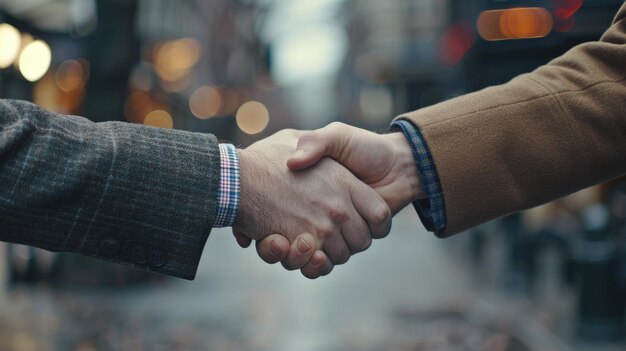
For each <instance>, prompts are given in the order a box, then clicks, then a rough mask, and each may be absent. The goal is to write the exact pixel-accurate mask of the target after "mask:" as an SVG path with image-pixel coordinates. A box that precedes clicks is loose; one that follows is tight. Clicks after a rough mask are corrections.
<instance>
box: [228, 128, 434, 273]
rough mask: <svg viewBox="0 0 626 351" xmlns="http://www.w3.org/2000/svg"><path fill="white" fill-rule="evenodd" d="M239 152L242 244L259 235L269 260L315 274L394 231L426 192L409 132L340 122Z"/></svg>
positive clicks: (259, 244)
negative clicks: (396, 219)
mask: <svg viewBox="0 0 626 351" xmlns="http://www.w3.org/2000/svg"><path fill="white" fill-rule="evenodd" d="M239 156H240V167H241V169H240V171H241V201H240V204H241V205H240V208H239V213H238V216H237V219H236V220H235V224H234V225H233V233H234V234H235V237H236V238H237V241H238V243H239V244H240V245H241V246H242V247H247V246H249V245H250V243H251V241H252V240H257V244H256V247H257V252H258V254H259V256H260V257H261V258H262V259H263V260H264V261H266V262H268V263H276V262H281V263H282V264H283V266H284V267H285V268H286V269H289V270H295V269H300V270H301V272H302V274H303V275H304V276H306V277H308V278H311V279H315V278H317V277H319V276H322V275H326V274H328V273H330V271H331V270H332V269H333V267H334V266H335V265H339V264H343V263H345V262H347V261H348V259H349V258H350V256H351V255H354V254H356V253H358V252H361V251H363V250H366V249H367V248H369V246H370V245H371V243H372V239H380V238H383V237H385V236H387V234H389V231H390V230H391V218H392V216H393V215H394V214H395V213H397V212H398V211H399V210H400V209H402V208H403V207H405V206H406V205H408V204H410V203H411V202H413V201H415V200H416V199H419V198H423V197H425V194H424V193H423V191H422V190H421V187H420V182H419V177H418V174H417V168H416V166H415V161H414V159H413V156H412V153H411V149H410V146H409V144H408V142H407V141H406V139H405V137H404V136H403V135H402V134H401V133H390V134H384V135H379V134H375V133H372V132H368V131H365V130H362V129H358V128H355V127H351V126H348V125H345V124H342V123H332V124H330V125H328V126H327V127H325V128H322V129H319V130H317V131H312V132H302V131H296V130H283V131H280V132H278V133H276V134H274V135H272V136H270V137H268V138H266V139H264V140H261V141H259V142H257V143H255V144H253V145H251V146H250V147H248V148H246V149H245V150H239Z"/></svg>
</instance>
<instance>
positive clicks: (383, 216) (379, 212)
mask: <svg viewBox="0 0 626 351" xmlns="http://www.w3.org/2000/svg"><path fill="white" fill-rule="evenodd" d="M390 217H391V210H390V209H389V207H388V206H380V207H378V208H376V209H375V210H374V212H373V213H372V219H373V220H374V221H375V222H376V223H378V224H380V223H384V222H386V221H387V220H389V218H390Z"/></svg>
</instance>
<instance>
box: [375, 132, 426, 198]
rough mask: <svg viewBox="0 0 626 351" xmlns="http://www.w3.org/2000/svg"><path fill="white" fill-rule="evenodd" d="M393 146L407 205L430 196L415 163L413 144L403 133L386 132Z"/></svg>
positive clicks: (398, 179)
mask: <svg viewBox="0 0 626 351" xmlns="http://www.w3.org/2000/svg"><path fill="white" fill-rule="evenodd" d="M385 137H387V138H388V139H389V140H390V141H391V145H392V147H393V157H394V163H395V165H396V167H397V169H398V177H397V180H396V182H401V183H402V184H403V185H404V186H403V191H402V194H403V195H402V198H403V202H404V204H405V205H408V204H410V203H412V202H414V201H417V200H420V199H425V198H427V197H428V195H427V194H426V192H425V191H424V189H423V186H422V181H421V177H420V174H419V171H418V169H417V164H416V163H415V157H414V155H413V151H412V149H411V144H409V141H408V140H407V139H406V137H405V136H404V134H403V133H401V132H395V133H389V134H386V135H385Z"/></svg>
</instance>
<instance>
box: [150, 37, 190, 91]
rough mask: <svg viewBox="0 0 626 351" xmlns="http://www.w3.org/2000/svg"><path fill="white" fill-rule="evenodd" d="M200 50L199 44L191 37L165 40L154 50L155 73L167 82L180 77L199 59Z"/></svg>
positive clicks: (187, 72)
mask: <svg viewBox="0 0 626 351" xmlns="http://www.w3.org/2000/svg"><path fill="white" fill-rule="evenodd" d="M200 51H201V48H200V44H199V43H198V41H196V40H195V39H192V38H183V39H179V40H170V41H166V42H165V43H163V44H161V45H160V46H159V47H158V48H157V49H156V52H155V56H154V66H155V70H156V73H157V75H158V76H159V78H161V80H164V81H167V82H173V81H177V80H180V79H182V78H183V77H185V76H186V75H187V74H189V72H190V70H191V68H193V66H195V65H196V64H197V63H198V61H199V60H200Z"/></svg>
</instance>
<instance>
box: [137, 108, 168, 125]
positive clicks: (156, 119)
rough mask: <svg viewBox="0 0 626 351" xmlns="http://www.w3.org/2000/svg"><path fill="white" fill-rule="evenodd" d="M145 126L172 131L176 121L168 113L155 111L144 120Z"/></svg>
mask: <svg viewBox="0 0 626 351" xmlns="http://www.w3.org/2000/svg"><path fill="white" fill-rule="evenodd" d="M143 124H145V125H147V126H153V127H159V128H167V129H171V128H173V127H174V120H173V119H172V116H171V115H170V114H169V113H168V112H167V111H163V110H155V111H152V112H150V113H149V114H148V115H147V116H146V118H144V120H143Z"/></svg>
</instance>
